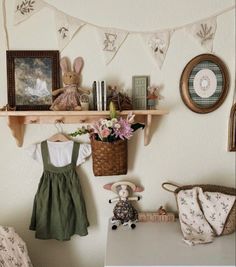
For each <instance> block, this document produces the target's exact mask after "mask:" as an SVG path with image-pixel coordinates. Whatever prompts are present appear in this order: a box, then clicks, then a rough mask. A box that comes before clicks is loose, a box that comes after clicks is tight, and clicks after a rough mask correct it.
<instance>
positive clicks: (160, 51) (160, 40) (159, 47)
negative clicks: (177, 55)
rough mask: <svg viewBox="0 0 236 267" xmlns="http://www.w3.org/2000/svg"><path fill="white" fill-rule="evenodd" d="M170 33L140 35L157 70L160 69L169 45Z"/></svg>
mask: <svg viewBox="0 0 236 267" xmlns="http://www.w3.org/2000/svg"><path fill="white" fill-rule="evenodd" d="M171 35H172V31H170V30H168V31H160V32H155V33H149V34H142V39H143V41H144V43H145V45H146V46H147V47H148V50H149V52H150V54H151V55H152V57H153V58H154V59H155V61H156V62H157V64H158V66H159V68H161V67H162V65H163V62H164V60H165V57H166V53H167V50H168V48H169V44H170V38H171Z"/></svg>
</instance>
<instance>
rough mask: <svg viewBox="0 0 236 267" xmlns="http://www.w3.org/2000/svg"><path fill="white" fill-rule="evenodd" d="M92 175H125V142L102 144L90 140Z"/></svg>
mask: <svg viewBox="0 0 236 267" xmlns="http://www.w3.org/2000/svg"><path fill="white" fill-rule="evenodd" d="M90 140H91V146H92V158H93V173H94V175H95V176H110V175H122V174H126V173H127V165H128V164H127V161H128V149H127V146H128V143H127V140H118V141H114V142H102V141H98V140H95V139H94V138H91V139H90Z"/></svg>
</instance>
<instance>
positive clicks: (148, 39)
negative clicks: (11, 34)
mask: <svg viewBox="0 0 236 267" xmlns="http://www.w3.org/2000/svg"><path fill="white" fill-rule="evenodd" d="M2 1H3V3H4V1H5V0H2ZM3 5H4V4H3ZM44 7H49V8H52V9H53V10H54V14H55V32H56V34H57V40H58V45H59V49H60V51H62V50H63V49H64V48H65V47H66V46H67V45H68V44H69V43H70V41H71V40H72V39H73V37H74V36H75V34H76V33H77V32H78V31H79V30H80V29H81V28H82V27H83V26H84V25H90V26H93V27H95V28H96V29H97V34H98V40H99V42H100V46H101V51H102V53H103V56H104V60H105V63H106V64H109V63H110V62H111V61H112V59H113V58H114V57H115V55H116V54H117V52H118V50H119V49H120V47H121V45H122V44H123V43H124V42H125V40H126V38H127V36H128V35H129V34H140V35H141V39H142V40H143V42H144V44H145V46H146V47H147V49H148V51H149V53H150V55H151V56H152V58H154V60H155V61H156V63H157V65H158V66H159V68H161V67H162V65H163V63H164V60H165V57H166V54H167V51H168V48H169V44H170V41H171V37H172V35H173V33H174V32H175V31H177V30H180V29H185V30H186V31H187V32H188V33H189V34H190V35H191V36H193V37H194V39H195V40H196V41H197V42H198V43H199V44H200V45H201V46H202V47H204V48H205V49H206V50H207V51H208V52H212V49H213V41H214V37H215V33H216V29H217V17H218V16H219V15H221V14H223V13H225V12H227V11H230V10H232V9H234V8H235V5H234V6H231V7H228V8H226V9H224V10H222V11H220V12H218V13H217V14H214V15H212V16H210V17H208V18H205V19H202V20H199V21H195V22H193V23H189V24H186V25H182V26H180V27H175V28H171V29H161V30H156V31H146V32H142V31H141V32H140V31H127V30H124V29H117V28H104V27H100V26H98V25H95V24H92V23H89V22H86V21H83V20H81V19H79V18H75V17H72V16H70V15H68V14H66V13H64V12H62V11H60V10H58V9H57V8H55V7H54V6H52V5H49V4H48V3H46V2H45V1H43V0H15V13H14V24H15V25H17V24H19V23H21V22H23V21H25V20H27V19H28V18H30V17H31V16H32V15H33V14H35V13H37V12H39V11H40V10H41V9H42V8H44ZM4 10H5V7H3V12H4ZM3 17H5V14H3ZM4 25H5V26H6V22H5V21H4ZM5 31H6V43H7V46H8V35H7V28H6V27H5Z"/></svg>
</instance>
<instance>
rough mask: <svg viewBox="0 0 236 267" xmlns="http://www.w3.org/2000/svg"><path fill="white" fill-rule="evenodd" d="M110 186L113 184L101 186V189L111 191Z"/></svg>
mask: <svg viewBox="0 0 236 267" xmlns="http://www.w3.org/2000/svg"><path fill="white" fill-rule="evenodd" d="M112 185H113V183H111V184H105V185H104V186H103V188H104V189H107V190H111V187H112Z"/></svg>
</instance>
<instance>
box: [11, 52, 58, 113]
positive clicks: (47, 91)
mask: <svg viewBox="0 0 236 267" xmlns="http://www.w3.org/2000/svg"><path fill="white" fill-rule="evenodd" d="M6 53H7V90H8V105H9V106H10V107H11V108H16V110H49V108H50V106H51V104H52V102H53V97H52V91H53V90H54V89H58V88H59V86H60V75H59V51H57V50H51V51H44V50H43V51H25V50H9V51H7V52H6Z"/></svg>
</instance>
